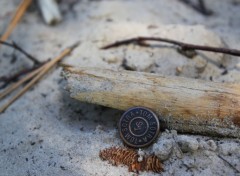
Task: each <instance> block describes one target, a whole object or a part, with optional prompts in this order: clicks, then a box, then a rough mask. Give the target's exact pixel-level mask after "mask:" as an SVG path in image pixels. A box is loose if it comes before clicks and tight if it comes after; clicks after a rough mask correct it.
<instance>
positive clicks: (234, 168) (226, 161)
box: [217, 155, 240, 173]
mask: <svg viewBox="0 0 240 176" xmlns="http://www.w3.org/2000/svg"><path fill="white" fill-rule="evenodd" d="M217 156H218V157H219V158H220V159H222V160H223V161H224V162H225V163H227V164H228V165H229V166H230V167H231V168H232V169H233V170H235V171H236V172H237V173H240V171H239V170H238V169H237V168H236V167H234V166H233V165H232V164H231V163H230V162H229V161H228V160H226V159H225V158H223V157H222V156H221V155H217Z"/></svg>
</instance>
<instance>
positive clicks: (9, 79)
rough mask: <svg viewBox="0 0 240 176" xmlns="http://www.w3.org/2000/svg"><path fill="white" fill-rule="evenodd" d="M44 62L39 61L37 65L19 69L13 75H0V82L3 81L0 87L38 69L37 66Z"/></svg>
mask: <svg viewBox="0 0 240 176" xmlns="http://www.w3.org/2000/svg"><path fill="white" fill-rule="evenodd" d="M46 62H48V61H46ZM46 62H42V63H40V64H38V65H36V66H34V67H32V68H27V69H24V70H21V71H19V72H17V73H15V74H13V75H10V76H2V77H0V82H3V84H2V85H1V86H0V89H3V88H5V87H6V86H7V85H8V84H10V83H11V82H15V81H17V80H18V79H19V78H20V77H21V76H23V75H25V74H27V73H30V72H32V71H34V70H36V69H38V68H39V67H41V66H42V65H43V64H45V63H46Z"/></svg>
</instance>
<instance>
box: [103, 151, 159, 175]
mask: <svg viewBox="0 0 240 176" xmlns="http://www.w3.org/2000/svg"><path fill="white" fill-rule="evenodd" d="M99 157H100V158H101V159H102V160H108V161H109V162H110V163H111V164H112V165H115V166H118V165H120V164H123V165H127V166H128V170H129V171H130V172H137V173H138V172H139V171H153V172H157V173H159V172H161V171H162V170H163V168H162V164H161V162H160V160H159V159H158V158H157V156H155V155H151V156H148V157H144V158H143V161H142V162H138V153H137V151H135V150H132V149H127V148H118V147H110V148H107V149H104V150H102V151H100V153H99Z"/></svg>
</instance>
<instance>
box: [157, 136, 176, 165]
mask: <svg viewBox="0 0 240 176" xmlns="http://www.w3.org/2000/svg"><path fill="white" fill-rule="evenodd" d="M172 150H173V140H172V139H160V140H158V142H157V143H155V144H154V145H153V151H154V153H155V155H157V156H158V157H159V159H160V160H162V161H165V160H167V159H168V158H169V157H170V155H171V153H172Z"/></svg>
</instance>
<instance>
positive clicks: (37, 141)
mask: <svg viewBox="0 0 240 176" xmlns="http://www.w3.org/2000/svg"><path fill="white" fill-rule="evenodd" d="M19 2H20V1H19V0H14V1H7V0H2V1H1V2H0V19H1V20H0V32H1V33H3V31H4V29H5V28H6V25H7V24H8V22H9V20H10V15H11V14H13V12H14V10H15V8H16V6H17V4H18V3H19ZM65 2H66V1H65ZM68 2H69V4H67V3H64V1H62V3H61V4H60V7H61V10H62V12H63V21H62V23H60V24H58V25H56V26H52V27H50V26H48V25H46V24H45V23H44V21H43V20H42V18H41V15H40V13H39V12H38V10H37V9H36V8H35V7H32V8H31V9H30V10H29V11H28V12H27V13H26V15H25V16H24V19H23V20H22V22H21V23H20V24H19V25H18V26H17V29H16V30H14V32H13V34H12V35H11V37H10V39H9V40H14V41H15V42H16V43H18V44H19V45H20V46H21V47H23V48H24V49H25V50H27V51H29V52H30V53H31V54H33V55H34V56H35V57H37V58H38V59H39V60H41V61H45V60H47V59H48V58H53V57H54V56H57V55H58V54H59V53H60V51H62V50H63V49H64V48H66V47H67V46H69V45H71V44H73V43H75V42H76V41H80V42H81V43H80V45H79V47H77V48H76V49H75V50H74V52H73V53H72V55H71V56H69V57H67V58H66V59H65V60H64V63H65V64H70V65H74V66H92V67H94V66H98V67H103V68H112V69H126V66H127V67H128V68H131V69H132V70H135V71H145V72H155V73H159V74H164V75H177V76H184V77H188V78H194V79H203V80H207V81H211V80H212V81H216V82H236V83H240V74H239V73H240V66H239V64H240V59H239V58H237V57H233V56H231V57H230V56H227V55H223V54H213V53H206V52H202V53H200V54H198V55H197V56H196V57H194V58H193V59H189V58H187V57H185V56H183V55H182V54H180V53H178V52H177V51H176V49H175V48H172V47H169V46H166V47H160V48H159V47H154V48H144V47H140V46H135V45H129V46H123V47H119V48H115V49H111V50H105V51H103V50H100V49H99V48H100V47H101V46H103V45H105V44H108V43H111V42H114V41H115V40H120V39H125V38H132V37H136V36H140V35H141V36H159V37H167V38H174V39H178V40H181V41H184V42H191V43H194V44H208V45H213V46H228V47H230V48H240V44H239V43H240V42H239V41H240V30H239V27H240V22H239V19H240V13H239V10H240V4H239V3H238V2H237V1H235V2H234V1H224V0H218V1H215V0H209V1H207V5H208V7H209V8H210V9H212V11H213V12H214V15H212V16H209V17H206V16H203V15H202V14H200V13H198V12H196V11H195V10H193V9H192V8H189V7H188V6H186V5H184V4H183V3H181V2H179V1H177V0H170V1H169V0H162V1H155V0H148V1H145V0H132V1H125V0H111V1H110V0H102V1H90V0H89V1H87V0H82V1H78V2H77V3H76V4H74V6H73V7H72V8H71V4H70V2H74V1H68ZM9 14H10V15H9ZM164 46H165V44H164ZM0 55H1V57H0V76H2V75H6V74H10V73H13V72H16V71H18V70H21V69H23V68H26V67H30V66H31V65H32V63H31V61H29V60H28V59H27V58H25V57H24V56H23V55H21V54H19V53H18V52H16V51H13V49H10V48H7V47H4V46H1V48H0ZM14 56H15V57H16V59H15V62H14V63H12V62H13V57H14ZM123 61H124V62H123ZM123 63H124V64H123ZM225 70H227V73H226V74H223V73H224V72H225ZM61 71H62V68H59V67H58V68H56V69H54V71H52V72H50V73H49V74H48V75H47V76H45V77H44V79H42V80H41V82H40V83H38V84H37V85H36V86H34V88H33V89H31V90H30V91H28V92H27V93H26V94H25V95H24V96H22V97H21V98H20V99H19V100H17V101H16V102H15V103H14V104H13V105H11V106H10V107H9V108H8V109H7V110H6V111H5V112H4V113H3V114H0V175H3V176H6V175H13V176H15V175H31V176H32V175H59V176H61V175H64V176H65V175H73V176H89V175H96V176H102V175H107V176H113V175H114V176H116V175H119V176H120V175H134V173H129V172H128V169H127V167H124V166H119V167H115V166H112V165H110V164H108V162H103V161H101V160H100V158H99V156H98V154H99V151H100V150H101V149H104V148H106V147H110V146H123V143H122V140H121V139H120V137H119V135H118V130H117V123H118V120H119V118H120V116H121V114H122V113H123V112H122V111H118V110H116V109H110V108H107V107H102V106H98V105H93V104H87V103H84V102H79V101H76V100H73V99H71V98H70V96H69V93H68V92H67V91H66V90H65V86H66V82H65V80H64V79H63V77H62V76H61ZM5 101H6V100H5ZM5 101H1V103H0V105H2V104H3V103H4V102H5ZM143 151H144V152H146V153H153V152H154V153H155V154H156V155H158V156H159V158H160V159H161V160H162V161H163V166H164V168H165V171H164V172H163V173H162V175H229V176H230V175H239V172H240V139H233V138H217V137H211V136H201V135H189V134H179V133H177V132H176V131H174V130H171V129H169V130H167V131H164V132H161V134H160V136H159V138H158V140H157V141H155V143H154V144H153V145H152V146H150V147H149V148H147V149H143ZM140 175H157V174H154V173H152V172H149V173H146V172H143V173H140Z"/></svg>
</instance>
